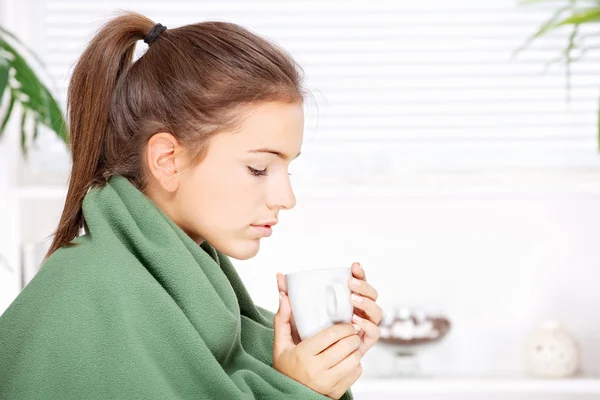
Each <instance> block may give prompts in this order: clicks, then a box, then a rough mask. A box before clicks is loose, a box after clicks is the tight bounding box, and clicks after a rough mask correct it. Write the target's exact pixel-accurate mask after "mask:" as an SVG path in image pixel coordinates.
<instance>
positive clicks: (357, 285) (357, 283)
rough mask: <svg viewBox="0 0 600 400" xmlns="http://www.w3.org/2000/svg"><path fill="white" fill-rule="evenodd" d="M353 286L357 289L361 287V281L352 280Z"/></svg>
mask: <svg viewBox="0 0 600 400" xmlns="http://www.w3.org/2000/svg"><path fill="white" fill-rule="evenodd" d="M352 284H353V285H354V286H356V287H359V286H360V281H359V280H358V279H356V278H352Z"/></svg>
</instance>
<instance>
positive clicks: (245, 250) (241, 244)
mask: <svg viewBox="0 0 600 400" xmlns="http://www.w3.org/2000/svg"><path fill="white" fill-rule="evenodd" d="M214 247H215V249H217V250H218V251H220V252H221V253H223V254H225V255H226V256H229V257H231V258H235V259H236V260H241V261H243V260H248V259H250V258H252V257H254V256H255V255H257V254H258V251H259V250H260V240H259V239H253V240H240V241H235V242H233V243H224V244H223V245H222V246H218V245H215V246H214Z"/></svg>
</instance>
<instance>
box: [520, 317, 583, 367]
mask: <svg viewBox="0 0 600 400" xmlns="http://www.w3.org/2000/svg"><path fill="white" fill-rule="evenodd" d="M579 360H580V354H579V348H578V346H577V343H576V341H575V339H574V338H573V337H572V336H571V335H569V333H568V332H567V331H566V329H565V328H564V327H563V326H561V325H560V323H558V322H556V321H546V322H544V323H542V324H540V325H539V326H538V327H536V328H535V329H534V331H533V332H532V333H531V335H530V336H529V338H528V339H527V343H526V348H525V361H526V367H527V370H528V372H529V373H530V374H531V375H532V376H534V377H536V378H568V377H571V376H574V375H575V374H576V373H577V372H578V371H579Z"/></svg>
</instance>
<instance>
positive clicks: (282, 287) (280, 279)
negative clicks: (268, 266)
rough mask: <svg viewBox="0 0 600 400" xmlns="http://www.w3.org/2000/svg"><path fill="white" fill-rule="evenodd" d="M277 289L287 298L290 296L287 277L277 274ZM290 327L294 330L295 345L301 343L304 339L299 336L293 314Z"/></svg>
mask: <svg viewBox="0 0 600 400" xmlns="http://www.w3.org/2000/svg"><path fill="white" fill-rule="evenodd" d="M277 288H278V289H279V292H280V293H281V292H283V293H284V294H285V295H286V296H287V294H288V290H287V279H286V278H285V275H283V274H280V273H278V274H277ZM288 300H289V299H288ZM290 327H291V329H292V339H293V341H294V344H298V343H300V342H301V341H302V339H300V335H299V334H298V329H297V328H296V322H295V321H294V314H292V318H291V320H290Z"/></svg>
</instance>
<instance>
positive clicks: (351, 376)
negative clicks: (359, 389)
mask: <svg viewBox="0 0 600 400" xmlns="http://www.w3.org/2000/svg"><path fill="white" fill-rule="evenodd" d="M362 373H363V369H362V365H361V364H360V363H359V364H358V365H356V366H355V367H354V368H353V369H351V370H350V371H349V372H347V373H346V374H345V375H344V376H343V377H342V379H340V380H339V381H338V382H337V383H336V384H335V386H334V393H335V397H334V398H339V397H341V396H342V395H343V394H344V393H346V391H347V390H348V389H350V387H351V386H352V385H353V384H354V383H355V382H356V381H357V380H358V378H360V376H361V375H362Z"/></svg>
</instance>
